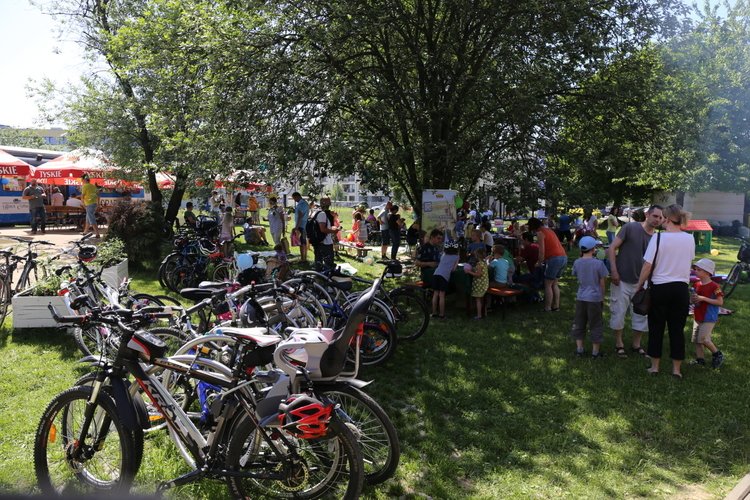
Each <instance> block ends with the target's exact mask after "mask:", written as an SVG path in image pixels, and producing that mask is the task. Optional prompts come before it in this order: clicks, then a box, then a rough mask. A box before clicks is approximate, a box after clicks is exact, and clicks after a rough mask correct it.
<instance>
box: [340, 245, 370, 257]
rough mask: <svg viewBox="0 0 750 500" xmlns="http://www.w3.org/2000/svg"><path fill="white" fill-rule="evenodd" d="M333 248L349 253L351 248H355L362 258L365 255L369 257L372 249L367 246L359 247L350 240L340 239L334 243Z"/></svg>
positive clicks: (358, 255)
mask: <svg viewBox="0 0 750 500" xmlns="http://www.w3.org/2000/svg"><path fill="white" fill-rule="evenodd" d="M333 250H334V251H335V252H343V253H345V254H347V255H351V250H355V251H356V254H357V258H358V259H360V260H362V259H364V258H365V257H367V254H368V253H370V249H369V248H367V247H358V246H357V245H356V244H354V243H352V242H350V241H338V242H335V243H334V244H333Z"/></svg>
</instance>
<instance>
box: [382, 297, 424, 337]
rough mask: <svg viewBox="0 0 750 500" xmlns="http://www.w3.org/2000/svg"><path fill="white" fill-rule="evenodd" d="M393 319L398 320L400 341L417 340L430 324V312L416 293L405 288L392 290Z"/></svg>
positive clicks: (397, 333)
mask: <svg viewBox="0 0 750 500" xmlns="http://www.w3.org/2000/svg"><path fill="white" fill-rule="evenodd" d="M388 296H389V297H390V299H391V302H392V307H391V310H392V311H393V317H394V318H395V319H396V335H397V336H398V339H399V340H416V339H418V338H419V337H421V336H422V334H423V333H424V332H425V331H426V330H427V325H429V324H430V311H429V309H428V308H427V304H426V303H425V301H424V300H422V298H421V297H420V296H419V295H417V294H416V293H415V292H413V291H410V290H407V289H405V288H401V289H396V290H392V291H391V293H389V294H388Z"/></svg>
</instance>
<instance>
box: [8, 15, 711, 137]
mask: <svg viewBox="0 0 750 500" xmlns="http://www.w3.org/2000/svg"><path fill="white" fill-rule="evenodd" d="M46 1H47V0H38V3H45V2H46ZM717 2H718V0H711V3H712V4H716V3H717ZM701 3H702V2H701ZM88 64H89V63H88V62H86V61H85V60H84V59H83V53H82V51H81V50H80V48H79V47H78V46H77V45H76V44H75V43H74V42H73V41H72V36H71V35H67V37H66V36H63V37H62V38H61V37H60V35H59V34H58V32H57V30H56V24H55V22H54V21H53V19H52V18H51V17H50V16H48V15H45V14H42V13H41V11H40V9H39V7H35V6H33V5H31V4H30V3H29V1H28V0H0V125H10V126H13V127H41V126H46V124H44V123H41V121H40V120H41V119H40V116H39V112H38V109H37V106H36V103H35V102H34V100H33V99H32V98H31V97H29V96H28V95H27V94H28V93H27V90H26V87H27V86H28V85H29V83H30V81H31V80H36V81H39V80H41V78H43V77H48V78H50V79H52V80H53V81H54V82H55V83H57V84H58V85H62V84H64V83H66V82H73V83H75V82H77V81H78V78H79V76H80V75H81V74H83V73H85V72H86V68H87V66H88Z"/></svg>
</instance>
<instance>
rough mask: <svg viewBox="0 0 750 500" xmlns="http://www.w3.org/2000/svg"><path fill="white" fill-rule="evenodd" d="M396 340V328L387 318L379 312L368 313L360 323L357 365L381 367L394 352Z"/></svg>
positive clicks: (352, 355) (350, 355) (352, 356)
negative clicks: (360, 338)
mask: <svg viewBox="0 0 750 500" xmlns="http://www.w3.org/2000/svg"><path fill="white" fill-rule="evenodd" d="M397 338H398V337H397V336H396V328H395V327H394V326H393V323H391V322H390V321H389V320H388V318H386V317H385V316H384V315H382V314H380V313H379V312H378V313H376V312H373V311H370V312H368V313H367V316H366V317H365V320H364V322H363V323H362V342H361V344H360V348H359V363H360V364H361V365H362V366H378V365H382V364H383V363H385V362H386V361H388V360H389V359H390V358H391V356H393V354H394V353H395V352H396V345H397V343H398V340H397ZM352 345H353V344H352ZM349 351H350V352H349V356H348V359H349V361H352V362H353V361H354V354H353V353H352V352H351V349H349Z"/></svg>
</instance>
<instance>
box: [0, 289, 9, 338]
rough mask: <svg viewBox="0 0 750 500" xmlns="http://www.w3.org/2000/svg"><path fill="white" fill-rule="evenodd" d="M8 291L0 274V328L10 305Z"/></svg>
mask: <svg viewBox="0 0 750 500" xmlns="http://www.w3.org/2000/svg"><path fill="white" fill-rule="evenodd" d="M9 292H10V288H8V283H7V282H6V281H5V279H4V278H3V277H2V276H0V328H2V326H3V323H4V322H5V318H6V317H7V316H8V307H9V306H10V293H9Z"/></svg>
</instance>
